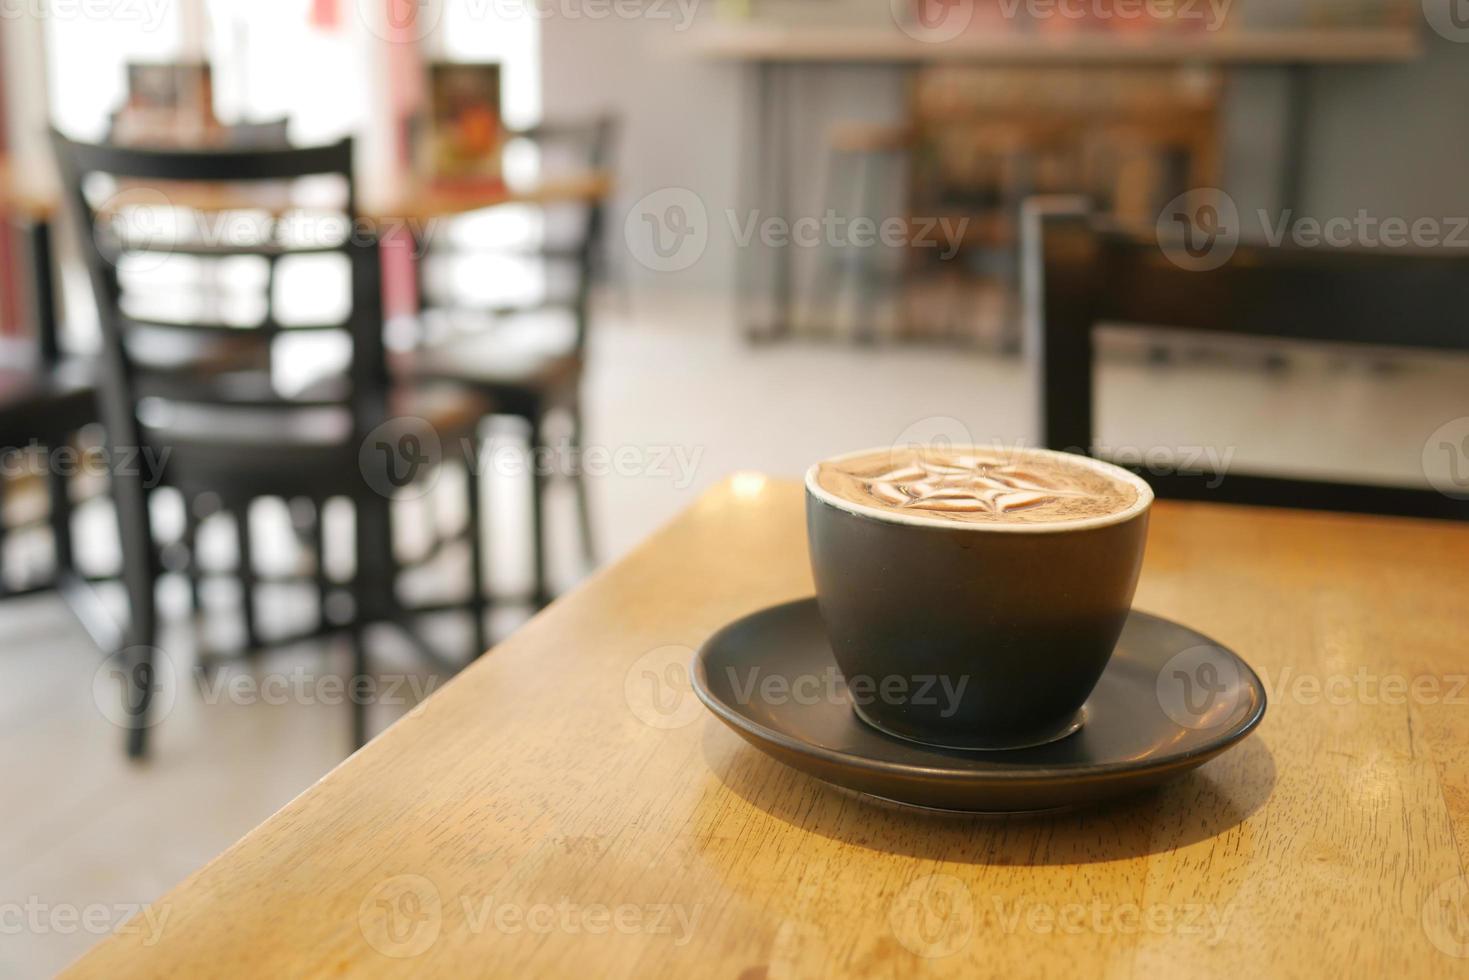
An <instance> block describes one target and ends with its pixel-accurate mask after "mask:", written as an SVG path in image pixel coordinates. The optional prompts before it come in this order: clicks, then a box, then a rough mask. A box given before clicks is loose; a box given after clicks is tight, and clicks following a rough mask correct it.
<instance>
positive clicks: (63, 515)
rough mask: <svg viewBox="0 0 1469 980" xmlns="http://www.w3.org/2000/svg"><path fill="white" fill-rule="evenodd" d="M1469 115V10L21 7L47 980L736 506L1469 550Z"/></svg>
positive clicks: (13, 83)
mask: <svg viewBox="0 0 1469 980" xmlns="http://www.w3.org/2000/svg"><path fill="white" fill-rule="evenodd" d="M1466 90H1469V11H1466V10H1464V9H1462V5H1461V4H1458V3H1457V2H1455V0H1443V2H1442V3H1439V2H1436V0H1423V2H1421V3H1420V2H1419V0H1401V2H1399V0H1271V2H1268V3H1267V2H1264V0H892V2H891V3H871V2H868V3H859V2H857V0H272V2H271V3H248V2H245V0H98V2H95V3H94V2H66V0H0V212H3V216H4V220H5V226H4V235H3V236H0V462H3V469H0V597H3V598H0V623H3V624H4V628H3V629H0V671H3V678H4V684H3V685H0V733H3V737H0V756H3V767H4V772H5V774H6V789H5V798H6V805H5V807H4V810H3V813H4V816H3V820H4V829H5V833H4V834H3V835H0V975H5V976H12V975H14V976H29V975H44V974H46V973H49V972H52V971H53V970H55V969H58V968H60V967H61V966H63V965H65V964H66V963H67V962H69V961H70V960H71V959H72V958H74V957H75V956H77V955H79V954H80V953H81V952H82V951H84V950H85V949H86V948H88V947H89V946H90V945H92V944H93V943H94V942H95V941H96V940H97V939H98V938H100V936H101V935H103V934H105V933H106V932H108V931H110V930H111V929H113V928H115V927H117V926H118V925H119V924H120V923H122V922H123V921H125V920H126V919H127V918H128V917H129V915H130V914H131V913H132V912H133V911H135V910H136V909H137V908H138V907H139V906H141V905H142V904H143V903H146V902H149V901H151V900H153V899H155V898H156V897H157V896H159V895H160V894H162V893H163V892H164V891H165V890H166V889H167V888H168V887H169V886H171V885H172V884H173V883H175V882H176V881H178V880H179V879H180V878H182V877H183V876H185V875H186V874H188V873H189V872H190V871H192V870H193V869H195V868H197V867H198V866H199V865H201V864H202V863H204V862H205V861H207V860H208V859H209V858H211V857H213V856H214V855H215V854H217V853H218V852H219V851H221V850H222V849H224V848H225V847H227V846H228V845H229V844H230V843H232V842H233V841H235V840H236V839H238V838H239V837H240V836H241V835H243V834H244V833H246V832H247V831H248V830H249V829H250V828H252V827H253V826H255V825H256V824H257V823H259V822H260V821H261V820H262V819H264V818H265V817H266V816H268V815H269V814H270V813H272V812H273V811H274V810H275V809H277V808H278V807H279V806H280V805H282V804H283V803H285V802H286V801H287V800H289V799H290V798H291V797H293V796H294V795H296V794H297V793H299V792H300V791H301V790H303V789H304V788H306V787H307V786H309V785H310V784H311V783H312V782H314V781H315V780H317V779H319V778H321V777H322V776H323V775H324V774H325V773H327V772H328V771H329V770H330V769H331V768H332V767H333V766H334V765H336V764H337V763H338V762H340V761H341V760H342V759H343V758H345V757H346V756H347V755H348V754H349V753H350V752H351V751H353V750H354V749H355V748H356V747H357V746H358V745H360V744H361V743H362V742H363V741H365V740H367V739H370V738H371V737H372V736H373V735H374V734H376V733H378V732H380V731H381V730H382V729H383V728H385V727H386V726H388V725H389V724H392V723H393V722H394V721H395V720H397V719H398V718H400V717H402V716H404V715H406V714H409V713H411V712H412V710H413V707H414V706H415V705H416V704H417V703H419V702H420V701H421V700H422V698H423V697H426V696H428V695H429V694H431V693H432V691H433V690H434V689H435V688H436V687H437V686H439V685H441V684H442V683H444V682H446V681H447V680H448V679H449V678H450V677H451V676H452V674H453V673H454V671H456V670H457V669H459V668H460V667H462V666H463V665H465V664H466V663H468V662H469V661H471V660H472V659H473V657H474V656H477V655H479V654H481V653H482V652H483V651H485V650H486V649H489V648H491V647H492V645H493V644H494V643H495V642H498V641H499V640H502V639H503V638H504V637H505V636H507V635H509V634H510V633H511V632H513V631H514V630H516V629H518V628H520V627H521V625H522V624H523V623H524V622H525V621H526V620H528V619H529V618H530V617H532V616H533V615H534V614H535V613H536V611H537V610H538V609H540V608H541V607H543V606H544V605H545V604H547V603H548V602H550V601H552V600H553V599H554V597H555V596H556V595H558V594H560V593H563V592H565V591H567V590H568V589H571V588H574V587H575V585H576V583H577V582H578V581H579V580H580V579H581V578H583V577H584V576H586V575H588V574H591V573H592V572H594V571H595V569H596V568H597V567H598V566H599V565H601V564H604V563H606V562H609V561H614V560H616V559H617V558H618V557H619V556H621V555H623V554H625V553H626V552H627V551H629V550H630V549H632V548H634V547H636V546H637V544H638V543H639V542H640V541H642V540H644V539H645V538H647V537H648V536H649V535H650V534H653V533H655V532H656V530H657V529H658V528H659V526H660V525H662V524H664V523H665V522H667V521H669V520H671V519H673V518H674V517H675V515H676V514H677V513H678V512H679V511H680V510H681V509H683V508H684V507H686V506H688V505H690V504H692V503H693V502H694V501H695V500H696V499H697V498H698V497H699V495H700V494H701V493H702V492H703V491H705V490H707V489H709V488H710V487H712V486H714V485H716V484H718V483H720V482H721V481H724V480H726V479H730V478H732V479H733V480H734V487H735V490H736V492H737V493H743V494H748V495H756V494H759V493H760V492H762V489H763V487H764V486H765V481H766V480H767V479H769V478H798V477H800V476H801V474H802V473H803V472H804V470H805V468H806V466H808V465H809V464H810V463H811V462H813V461H815V460H816V459H818V458H821V457H824V456H829V455H833V454H836V453H838V452H843V451H849V450H854V449H859V448H864V447H869V446H886V445H891V444H899V443H903V442H913V441H926V442H927V441H935V440H939V441H943V440H947V441H950V442H953V443H965V442H971V443H999V444H1002V445H1008V446H1013V445H1052V446H1054V447H1055V448H1066V449H1072V450H1075V451H1089V452H1094V453H1096V454H1098V455H1103V456H1107V457H1110V458H1113V459H1115V460H1117V461H1119V462H1123V463H1125V464H1128V465H1132V466H1134V467H1135V468H1138V469H1139V470H1140V471H1141V472H1144V473H1145V475H1147V476H1149V478H1150V479H1156V480H1157V481H1158V485H1159V486H1160V487H1165V488H1167V487H1172V488H1174V489H1177V490H1178V491H1179V492H1178V494H1177V495H1181V496H1190V495H1193V496H1196V497H1197V496H1200V495H1205V494H1213V495H1214V496H1213V497H1212V498H1211V499H1220V500H1226V501H1234V502H1247V503H1267V504H1271V505H1281V506H1301V505H1309V504H1313V503H1314V504H1316V505H1318V506H1319V505H1323V503H1325V505H1328V506H1336V507H1340V508H1342V509H1351V510H1381V511H1383V512H1392V513H1398V514H1406V515H1409V516H1412V515H1415V514H1422V515H1428V514H1435V515H1439V516H1442V515H1443V514H1444V513H1447V512H1453V513H1454V514H1456V515H1457V514H1459V513H1460V511H1461V510H1462V507H1463V502H1464V501H1465V499H1466V498H1469V399H1466V391H1469V386H1466V379H1469V366H1466V361H1465V358H1464V348H1465V347H1466V345H1469V323H1466V322H1465V320H1466V317H1469V312H1466V306H1465V305H1464V304H1463V303H1462V302H1460V301H1461V300H1463V299H1464V298H1465V290H1466V288H1469V276H1466V272H1469V262H1466V259H1465V255H1466V249H1469V184H1466V182H1465V180H1464V178H1463V175H1462V167H1463V162H1464V160H1465V159H1466V158H1469V115H1466V114H1465V112H1464V111H1463V107H1462V102H1461V101H1460V100H1459V98H1457V95H1458V93H1462V92H1464V91H1466ZM1170 481H1174V482H1170ZM1190 487H1193V488H1194V489H1192V490H1191V489H1189V488H1190ZM1200 487H1202V489H1200ZM1221 488H1222V489H1221ZM719 560H720V556H718V555H710V556H708V561H709V563H710V567H714V566H716V565H717V563H718V562H719ZM700 572H701V570H700V569H697V568H691V569H690V570H689V574H690V575H698V574H700Z"/></svg>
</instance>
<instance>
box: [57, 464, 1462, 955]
mask: <svg viewBox="0 0 1469 980" xmlns="http://www.w3.org/2000/svg"><path fill="white" fill-rule="evenodd" d="M1466 558H1469V527H1459V526H1448V525H1444V524H1437V523H1427V522H1416V521H1406V520H1392V519H1377V518H1366V517H1350V516H1337V515H1324V514H1309V513H1294V512H1284V511H1270V510H1250V509H1244V508H1226V507H1218V506H1210V505H1200V504H1177V503H1164V504H1159V505H1158V506H1157V509H1156V512H1155V515H1154V522H1153V529H1152V536H1151V540H1150V543H1149V549H1148V556H1147V561H1146V565H1145V568H1144V570H1143V576H1142V583H1141V586H1140V590H1139V593H1138V600H1137V602H1138V606H1139V607H1140V608H1142V609H1145V610H1149V611H1152V612H1157V613H1160V614H1163V615H1165V616H1170V617H1173V618H1176V619H1179V620H1181V621H1182V622H1185V623H1187V624H1189V625H1190V626H1193V627H1196V628H1197V629H1199V630H1202V631H1203V632H1205V633H1207V634H1210V635H1212V636H1214V637H1216V638H1218V639H1219V640H1220V641H1221V642H1223V643H1225V644H1227V645H1229V646H1231V647H1233V648H1234V649H1236V650H1238V651H1239V652H1240V653H1241V654H1242V655H1243V656H1244V657H1245V658H1246V659H1247V660H1249V661H1250V663H1251V664H1253V665H1254V666H1255V668H1256V669H1257V670H1259V671H1260V673H1261V675H1262V677H1263V678H1265V680H1266V684H1267V686H1268V688H1269V691H1270V696H1271V704H1270V710H1269V713H1268V715H1267V717H1266V719H1265V722H1264V724H1263V725H1262V727H1261V728H1260V730H1259V731H1258V732H1257V733H1256V734H1255V735H1253V736H1252V737H1250V738H1249V739H1247V740H1246V741H1245V742H1244V743H1242V744H1241V745H1240V746H1239V747H1237V748H1236V749H1235V750H1233V751H1231V752H1228V753H1226V754H1225V755H1223V756H1221V757H1220V758H1218V759H1216V760H1214V761H1212V762H1210V763H1208V764H1207V765H1205V766H1204V767H1203V768H1202V769H1200V770H1199V771H1197V772H1195V773H1193V774H1190V775H1189V776H1187V777H1185V778H1183V779H1182V780H1180V781H1178V782H1176V783H1174V784H1172V785H1170V786H1168V787H1166V788H1164V789H1162V790H1160V791H1157V792H1155V793H1153V794H1150V795H1147V796H1143V797H1140V798H1136V799H1132V800H1128V801H1124V802H1120V803H1117V804H1113V805H1111V806H1108V807H1106V808H1103V809H1098V810H1088V811H1083V812H1076V813H1071V814H1068V815H1062V816H1047V817H1041V818H1029V819H1020V818H1003V819H976V818H965V817H955V816H945V815H939V814H929V813H923V812H915V811H908V810H903V809H899V808H896V807H892V806H888V805H881V804H876V803H871V802H866V801H863V800H861V799H858V798H856V797H853V796H850V795H847V794H845V793H842V792H839V791H837V790H833V789H831V788H829V787H827V786H825V785H823V784H821V783H819V782H817V781H815V780H813V779H811V778H809V777H807V776H804V775H801V774H799V773H797V772H795V771H793V770H790V769H787V768H785V767H783V766H781V765H780V764H778V763H776V762H774V761H772V760H771V759H769V758H766V757H765V756H764V755H762V754H761V753H759V752H758V751H756V750H755V749H754V748H753V747H751V746H749V745H747V744H746V743H745V742H743V741H741V740H740V739H739V738H738V737H736V736H735V735H734V734H733V733H732V732H730V731H728V730H727V729H725V728H724V727H723V726H722V725H721V724H720V723H719V722H718V721H716V720H715V719H714V718H713V716H711V715H709V714H708V713H707V712H706V711H704V710H703V708H702V706H700V705H699V704H698V703H697V701H695V700H694V698H693V696H692V694H691V693H689V692H688V690H687V689H686V686H685V685H686V680H682V679H680V678H681V675H680V673H679V671H678V669H677V667H675V668H674V669H673V670H672V671H671V672H669V671H668V670H666V669H665V668H666V667H667V666H668V665H676V664H678V663H680V662H681V661H682V660H684V659H686V658H687V657H688V655H689V653H690V651H691V650H692V648H694V647H697V646H698V645H699V644H700V643H701V642H702V641H703V640H704V639H705V637H707V636H708V635H709V634H710V633H711V632H712V631H714V630H715V629H716V628H717V627H719V626H720V625H722V624H723V623H725V622H727V621H728V620H730V619H732V618H734V617H736V616H739V615H742V614H744V613H747V612H750V611H753V610H755V609H757V608H760V607H762V606H765V605H768V604H770V603H775V602H781V601H783V600H787V599H791V598H794V597H797V596H802V595H806V594H809V592H810V591H811V579H810V576H809V572H808V569H807V562H806V555H805V536H804V528H803V516H802V507H801V491H800V488H799V487H798V486H797V485H795V484H791V483H786V482H778V481H766V480H764V479H763V478H760V477H758V476H755V475H752V474H747V475H743V476H739V477H736V478H734V479H733V480H732V481H731V482H729V483H726V484H724V485H723V486H721V487H719V488H718V489H716V490H714V491H713V492H711V493H710V494H708V495H707V496H706V497H704V498H703V499H702V500H701V501H699V503H698V504H697V505H695V506H694V507H693V508H692V509H691V510H689V511H688V512H687V513H685V514H684V515H683V516H682V517H680V518H679V519H678V520H677V521H675V522H674V523H673V524H672V525H670V526H669V527H667V528H666V529H664V530H663V531H661V532H660V533H659V534H657V535H656V536H655V537H654V538H653V539H652V540H650V541H649V542H648V543H647V544H645V545H644V546H642V547H641V548H639V549H638V550H637V551H635V552H634V553H633V554H632V555H631V556H630V557H628V558H627V559H626V560H624V561H623V562H621V563H619V564H618V565H616V566H615V567H613V568H611V569H610V570H608V571H605V572H603V573H602V574H600V575H598V576H597V577H596V578H594V579H593V580H592V581H591V582H589V583H588V584H586V585H585V586H583V587H582V588H581V589H579V590H577V591H576V592H575V593H573V594H572V595H570V596H568V597H566V598H564V599H562V600H561V601H559V602H557V603H556V604H555V605H554V606H552V607H551V608H550V609H548V610H547V611H546V612H544V613H543V614H542V615H540V616H539V617H537V618H536V619H535V620H534V621H532V622H531V623H530V624H529V625H527V626H526V627H525V628H524V629H522V630H521V631H519V632H518V633H516V634H515V635H514V636H512V637H511V638H510V639H509V640H507V641H506V642H504V643H503V644H501V645H500V646H498V647H496V648H495V650H494V652H493V653H492V654H491V655H490V656H488V657H486V658H484V659H482V660H480V661H479V662H477V663H475V664H473V665H472V666H471V667H469V668H468V669H467V670H466V671H465V672H464V673H463V674H461V675H460V676H458V677H457V678H455V679H454V680H453V681H452V682H451V683H449V684H448V685H447V686H446V687H444V688H443V689H442V690H441V691H440V692H439V693H437V694H436V695H434V697H433V698H432V699H431V700H429V701H428V702H427V703H426V704H425V705H424V706H423V707H422V709H421V710H419V711H417V712H415V713H413V714H412V715H410V716H408V717H407V718H405V719H404V720H402V721H400V722H399V723H398V724H396V725H394V726H393V727H392V728H391V729H390V730H388V731H387V732H385V733H384V734H383V735H381V736H380V737H379V738H377V739H376V740H375V741H373V742H372V743H371V744H369V745H368V746H367V747H366V748H364V749H363V750H362V751H360V752H358V753H357V754H356V755H355V756H353V757H352V758H351V759H349V760H347V761H346V762H345V763H343V764H342V765H341V766H340V767H339V768H337V769H336V770H335V771H334V772H332V773H331V774H330V775H328V776H327V777H326V778H325V779H323V780H322V781H321V782H320V783H318V784H317V785H316V786H314V787H312V788H311V789H310V790H309V791H307V792H306V793H305V794H303V795H302V796H301V797H299V798H298V799H296V800H295V801H293V802H292V803H290V804H289V805H288V806H286V807H285V809H283V810H281V811H280V812H279V813H278V814H276V815H275V816H274V817H272V818H271V819H270V820H268V821H266V822H265V823H264V824H263V825H261V826H260V827H259V828H257V829H256V830H255V831H253V832H252V833H250V834H249V835H248V836H246V837H245V838H244V839H243V840H242V841H240V842H239V843H238V844H237V845H235V846H234V847H233V848H231V849H230V850H228V851H226V852H225V853H224V854H223V855H221V856H220V857H219V858H218V859H216V860H215V861H214V862H213V863H211V864H209V865H208V866H206V867H205V868H203V869H202V870H200V871H199V872H197V873H196V874H195V875H193V876H192V877H191V878H189V879H188V880H186V881H185V882H184V883H183V884H181V885H179V886H178V887H177V888H176V889H174V890H173V891H172V892H170V893H169V894H167V895H165V896H163V897H162V898H161V899H159V900H158V902H156V903H155V909H156V910H157V911H159V912H162V913H166V918H165V919H164V920H163V922H164V925H163V928H162V930H161V932H159V933H158V934H156V935H155V934H154V932H153V931H152V930H151V929H150V928H149V927H148V926H147V925H146V924H140V925H138V926H136V927H135V928H131V929H129V930H128V933H127V934H124V935H117V936H113V937H110V938H109V939H108V940H106V941H105V942H104V943H102V944H101V945H100V946H99V947H98V948H96V949H95V950H93V951H92V952H91V953H90V954H89V955H88V956H87V957H85V958H84V959H83V960H81V961H80V963H78V964H77V965H76V967H75V968H74V975H75V976H81V977H100V978H107V980H116V978H119V977H135V976H136V977H154V976H215V975H241V976H327V975H330V976H347V975H351V976H362V975H384V976H386V975H403V974H409V975H413V976H456V977H457V976H483V975H501V976H517V977H519V976H561V977H594V976H598V977H600V976H669V977H687V976H700V977H703V976H708V977H730V978H736V977H743V978H750V980H753V978H761V977H770V978H777V977H809V976H815V975H819V974H822V973H826V972H830V973H840V974H852V975H863V976H908V975H912V974H914V973H920V972H921V973H933V974H943V975H951V976H962V977H975V976H981V977H983V976H1016V977H1021V976H1034V977H1060V976H1078V977H1081V976H1085V977H1092V976H1128V975H1144V976H1151V977H1166V978H1170V980H1172V978H1176V977H1193V976H1198V977H1256V976H1275V975H1280V976H1286V975H1289V976H1325V977H1333V976H1383V975H1388V976H1403V977H1432V976H1450V975H1454V976H1464V975H1465V971H1466V969H1469V960H1465V959H1461V958H1456V957H1455V956H1453V955H1451V954H1453V953H1457V954H1459V956H1463V955H1466V954H1469V928H1466V927H1469V879H1466V878H1464V877H1462V876H1463V875H1464V874H1465V872H1466V868H1465V860H1464V857H1463V855H1464V854H1465V853H1469V704H1466V702H1469V690H1466V689H1465V687H1464V685H1463V683H1462V680H1463V677H1464V675H1465V673H1466V671H1469V657H1466V654H1465V647H1466V639H1469V626H1466V618H1465V608H1464V597H1465V595H1466V586H1469V562H1466ZM654 680H657V681H658V684H656V685H655V684H654V683H653V681H654ZM675 682H676V684H677V685H678V686H677V687H675V686H670V685H672V684H674V683H675ZM660 686H661V687H662V690H661V691H659V690H658V687H660ZM1430 689H1431V690H1430ZM655 695H656V697H655ZM156 764H157V765H167V764H168V760H167V759H162V758H160V759H159V760H157V763H156ZM934 876H937V877H934Z"/></svg>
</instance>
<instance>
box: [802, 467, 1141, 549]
mask: <svg viewBox="0 0 1469 980" xmlns="http://www.w3.org/2000/svg"><path fill="white" fill-rule="evenodd" d="M808 483H809V484H814V485H815V487H817V488H819V489H820V490H823V491H825V492H826V494H827V495H829V496H831V497H834V498H836V499H837V501H839V502H845V503H847V504H852V505H856V507H857V508H859V509H864V510H872V511H877V512H879V513H880V515H881V516H888V515H891V516H892V517H894V518H897V519H900V520H907V519H914V518H916V519H920V520H924V522H939V523H943V522H948V523H957V524H975V525H986V526H992V527H993V526H1000V527H1015V528H1016V529H1033V530H1041V529H1043V528H1045V527H1047V526H1050V525H1068V524H1075V523H1078V522H1088V523H1110V522H1111V521H1112V520H1113V519H1120V518H1121V517H1123V516H1125V515H1127V514H1128V513H1129V512H1130V511H1133V510H1135V509H1140V498H1141V497H1143V496H1144V495H1146V497H1147V499H1148V500H1151V498H1152V494H1151V491H1149V490H1147V488H1146V484H1143V483H1142V482H1141V481H1140V480H1138V479H1137V478H1136V477H1134V476H1133V475H1132V474H1130V473H1127V472H1125V471H1123V470H1120V469H1117V468H1115V467H1111V466H1107V465H1106V464H1101V463H1098V462H1097V461H1095V460H1091V459H1087V458H1086V457H1082V456H1075V455H1071V454H1068V453H1057V452H1050V451H1047V450H1005V449H994V448H986V447H979V446H957V447H945V448H943V449H937V448H925V447H918V448H906V447H905V448H903V449H881V450H873V451H870V452H865V453H857V454H854V455H851V456H843V457H839V458H837V459H832V460H827V461H826V462H824V463H818V464H817V465H816V466H815V467H814V468H813V471H812V474H811V477H810V478H808ZM1141 503H1145V502H1141ZM925 519H926V520H925Z"/></svg>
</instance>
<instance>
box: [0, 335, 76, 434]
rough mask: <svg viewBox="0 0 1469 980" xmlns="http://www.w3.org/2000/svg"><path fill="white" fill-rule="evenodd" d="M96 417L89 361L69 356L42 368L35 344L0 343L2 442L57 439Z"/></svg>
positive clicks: (18, 342) (19, 342) (23, 342)
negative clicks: (54, 366)
mask: <svg viewBox="0 0 1469 980" xmlns="http://www.w3.org/2000/svg"><path fill="white" fill-rule="evenodd" d="M96 418H97V404H96V389H95V385H94V382H93V372H92V370H91V365H89V364H87V363H85V362H83V361H79V360H71V359H68V360H66V361H63V362H62V364H61V365H59V366H58V367H56V368H55V369H53V370H46V369H45V368H43V367H42V366H41V357H40V353H39V351H38V350H37V349H36V346H35V344H32V343H28V342H26V341H21V340H7V341H4V342H0V447H20V446H24V445H27V444H28V443H30V442H31V441H32V440H40V441H43V442H58V441H60V440H61V439H64V438H65V437H66V436H67V435H68V434H69V433H71V432H73V431H75V430H76V429H79V428H81V427H82V426H84V425H86V424H88V423H89V422H93V421H95V420H96Z"/></svg>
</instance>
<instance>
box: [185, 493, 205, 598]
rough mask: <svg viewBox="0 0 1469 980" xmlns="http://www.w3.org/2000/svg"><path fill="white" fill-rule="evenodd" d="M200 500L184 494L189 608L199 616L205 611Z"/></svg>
mask: <svg viewBox="0 0 1469 980" xmlns="http://www.w3.org/2000/svg"><path fill="white" fill-rule="evenodd" d="M199 523H200V521H199V502H198V500H196V499H194V498H192V497H190V496H189V495H188V494H184V540H183V545H184V551H185V552H186V553H187V555H188V559H189V566H188V569H187V574H188V578H189V608H190V609H191V610H192V611H193V613H194V616H195V617H196V618H197V617H198V616H199V615H201V614H202V613H203V612H204V590H203V584H204V569H203V568H202V567H201V566H200V564H199Z"/></svg>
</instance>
